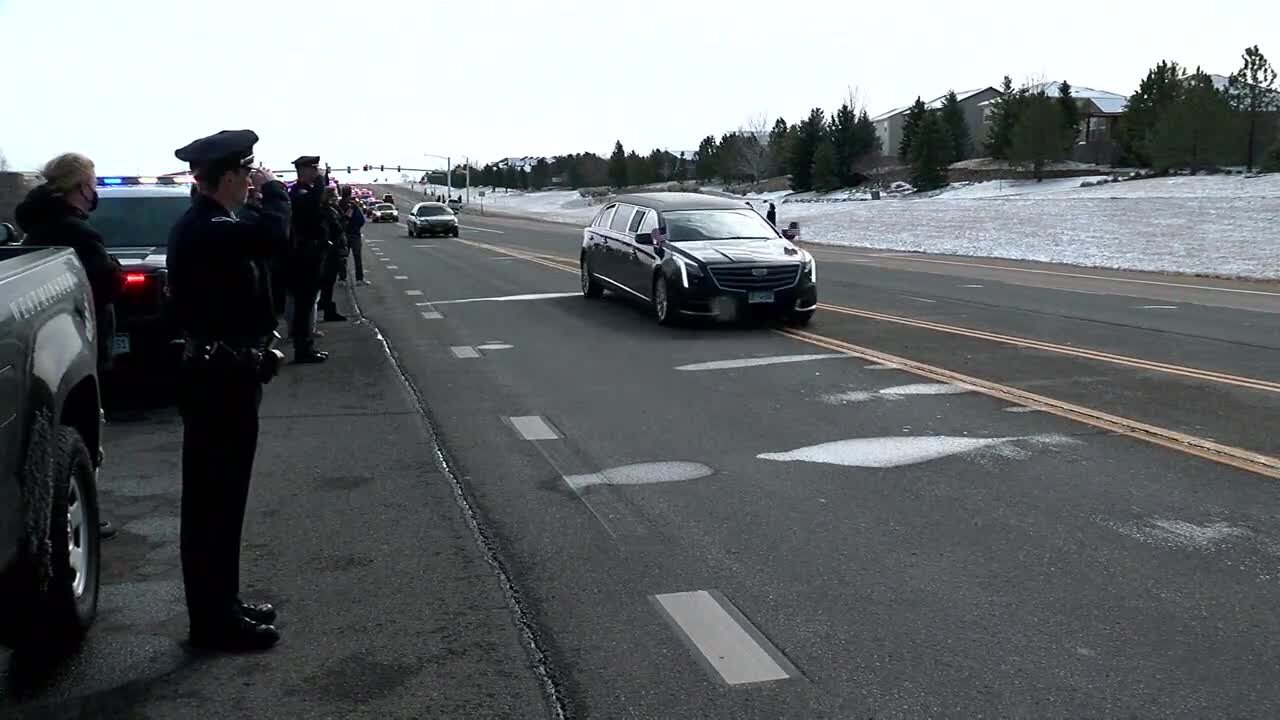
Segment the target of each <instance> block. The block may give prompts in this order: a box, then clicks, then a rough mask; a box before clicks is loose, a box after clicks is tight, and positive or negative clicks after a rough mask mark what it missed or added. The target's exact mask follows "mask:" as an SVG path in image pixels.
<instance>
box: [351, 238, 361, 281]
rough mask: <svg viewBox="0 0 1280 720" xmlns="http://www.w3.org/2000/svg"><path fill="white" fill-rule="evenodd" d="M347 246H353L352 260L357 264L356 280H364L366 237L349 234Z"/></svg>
mask: <svg viewBox="0 0 1280 720" xmlns="http://www.w3.org/2000/svg"><path fill="white" fill-rule="evenodd" d="M347 247H350V248H351V262H352V263H354V264H355V266H356V282H364V238H363V237H361V236H359V235H348V236H347Z"/></svg>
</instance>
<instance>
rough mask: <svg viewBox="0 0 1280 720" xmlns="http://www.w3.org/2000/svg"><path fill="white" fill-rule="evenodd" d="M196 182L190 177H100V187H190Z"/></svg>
mask: <svg viewBox="0 0 1280 720" xmlns="http://www.w3.org/2000/svg"><path fill="white" fill-rule="evenodd" d="M192 182H194V181H193V180H192V179H191V176H190V175H167V176H164V177H100V178H98V187H122V186H126V185H190V184H191V183H192Z"/></svg>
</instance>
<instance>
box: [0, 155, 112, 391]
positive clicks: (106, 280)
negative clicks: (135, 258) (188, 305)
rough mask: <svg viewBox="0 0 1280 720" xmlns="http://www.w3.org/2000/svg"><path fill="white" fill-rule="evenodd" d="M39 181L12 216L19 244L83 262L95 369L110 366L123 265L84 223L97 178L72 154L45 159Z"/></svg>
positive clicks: (89, 165)
mask: <svg viewBox="0 0 1280 720" xmlns="http://www.w3.org/2000/svg"><path fill="white" fill-rule="evenodd" d="M41 175H43V176H44V179H45V181H44V183H43V184H41V185H39V186H38V187H36V188H34V189H33V190H31V192H29V193H27V197H26V199H24V200H23V201H22V202H21V203H19V204H18V207H17V208H16V209H15V211H14V218H15V219H16V220H17V221H18V227H20V228H22V231H23V232H25V233H26V234H27V237H26V239H25V240H24V241H23V244H24V245H38V246H61V247H70V248H71V249H72V250H74V251H75V253H76V257H77V258H79V259H80V264H81V265H83V266H84V272H85V275H87V276H88V278H89V287H90V289H91V291H92V293H93V310H94V315H95V317H96V318H97V328H96V329H97V337H98V369H99V371H101V370H106V369H109V368H110V367H111V361H112V348H113V345H114V343H113V342H112V338H113V337H114V335H115V331H116V311H115V301H116V298H118V297H119V296H120V292H121V291H122V290H123V289H124V269H123V268H122V267H120V262H119V261H118V260H116V259H115V258H113V257H111V254H110V253H108V252H107V249H106V247H105V245H104V243H103V240H102V235H100V234H98V231H97V230H95V229H94V228H93V226H91V225H90V224H89V214H90V213H92V212H93V211H94V210H96V209H97V207H98V191H97V190H96V189H95V188H96V186H97V182H98V178H97V175H96V173H95V171H94V167H93V161H91V160H90V159H89V158H87V157H85V156H83V155H80V154H77V153H65V154H63V155H59V156H58V157H56V158H54V159H52V160H50V161H49V162H48V164H46V165H45V166H44V169H43V170H42V171H41Z"/></svg>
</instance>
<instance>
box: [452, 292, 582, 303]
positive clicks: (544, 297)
mask: <svg viewBox="0 0 1280 720" xmlns="http://www.w3.org/2000/svg"><path fill="white" fill-rule="evenodd" d="M577 295H581V293H578V292H563V293H532V294H528V295H503V296H501V297H482V298H463V299H461V300H433V301H432V302H431V304H432V305H457V304H458V303H473V302H510V301H513V300H551V299H553V298H566V297H575V296H577Z"/></svg>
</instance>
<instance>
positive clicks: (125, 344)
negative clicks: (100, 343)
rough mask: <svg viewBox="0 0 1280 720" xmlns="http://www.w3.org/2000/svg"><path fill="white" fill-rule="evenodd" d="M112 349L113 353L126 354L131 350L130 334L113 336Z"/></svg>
mask: <svg viewBox="0 0 1280 720" xmlns="http://www.w3.org/2000/svg"><path fill="white" fill-rule="evenodd" d="M111 349H112V354H113V355H124V354H125V353H127V352H129V336H128V335H116V336H115V337H113V338H111Z"/></svg>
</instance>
